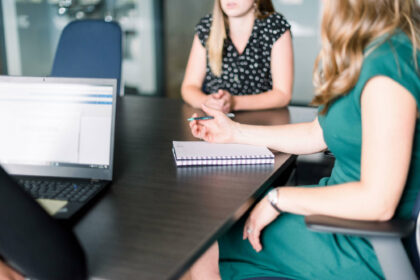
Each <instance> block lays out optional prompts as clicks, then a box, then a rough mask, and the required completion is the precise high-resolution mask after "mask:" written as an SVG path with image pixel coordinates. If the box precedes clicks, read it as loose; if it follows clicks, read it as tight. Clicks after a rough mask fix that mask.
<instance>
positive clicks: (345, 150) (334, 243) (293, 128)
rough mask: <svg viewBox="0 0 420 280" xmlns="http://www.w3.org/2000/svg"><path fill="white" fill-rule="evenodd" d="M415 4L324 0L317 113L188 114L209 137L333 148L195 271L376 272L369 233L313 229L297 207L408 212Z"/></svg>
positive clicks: (413, 188)
mask: <svg viewBox="0 0 420 280" xmlns="http://www.w3.org/2000/svg"><path fill="white" fill-rule="evenodd" d="M419 11H420V9H419V5H418V4H416V1H415V0H380V1H378V0H325V1H324V11H323V19H322V31H321V32H322V49H321V52H320V54H319V56H318V59H317V62H316V64H315V71H314V81H315V86H316V89H317V94H316V96H315V98H314V101H313V103H314V104H317V105H319V106H320V107H319V114H318V117H317V118H316V119H315V120H314V121H312V122H309V123H301V124H290V125H282V126H252V125H245V124H239V123H236V122H233V121H232V120H230V119H229V118H227V117H225V116H224V114H223V113H222V112H220V111H217V110H214V109H210V108H208V107H205V106H203V107H202V108H203V110H204V111H205V112H206V113H207V114H209V115H212V116H214V119H213V120H206V121H194V122H192V123H191V130H192V133H193V135H194V136H196V137H198V138H201V139H204V140H206V141H209V142H217V143H228V142H229V143H246V144H254V145H263V146H268V147H269V148H271V149H275V150H279V151H282V152H286V153H292V154H309V153H315V152H319V151H323V150H325V149H326V148H329V149H330V150H331V151H332V153H333V154H334V155H335V157H336V162H335V166H334V168H333V171H332V174H331V176H330V177H329V178H324V179H323V180H321V182H320V183H319V184H318V185H316V186H303V187H280V188H274V189H273V190H272V191H270V192H269V193H268V195H267V196H266V197H265V198H264V199H262V200H261V201H260V202H259V203H258V204H257V205H256V206H255V208H254V209H253V210H252V212H251V213H250V215H249V216H248V217H245V218H244V219H243V220H242V221H240V222H239V223H237V224H236V225H235V226H234V227H233V228H232V229H231V230H230V231H229V232H228V233H227V234H225V235H224V236H223V237H222V238H221V239H220V240H219V241H218V244H215V245H214V246H212V247H211V248H210V249H209V250H208V251H207V252H206V253H205V254H204V255H203V256H202V258H201V259H200V260H199V261H197V263H196V264H195V265H194V266H193V268H192V270H191V272H192V273H191V274H192V276H193V278H196V279H220V277H221V278H222V279H252V278H255V277H286V278H291V279H349V278H351V279H381V278H383V277H384V276H383V273H382V270H381V268H380V266H379V263H378V260H377V258H376V255H375V252H374V250H373V248H372V246H371V244H370V243H369V242H368V241H367V240H366V239H364V238H360V237H350V236H344V235H336V234H320V233H315V232H310V231H309V230H308V229H307V228H306V226H305V224H304V220H303V216H305V215H312V214H321V215H329V216H335V217H339V218H346V219H354V220H368V221H386V220H389V219H391V218H392V217H394V216H398V217H403V218H409V216H410V211H411V209H412V207H413V204H414V200H415V198H416V196H417V192H418V190H419V188H420V121H419V104H420V74H419V73H420V66H419V65H420V63H419V61H420V51H419V46H420V37H419V36H420V35H419V34H420V12H419Z"/></svg>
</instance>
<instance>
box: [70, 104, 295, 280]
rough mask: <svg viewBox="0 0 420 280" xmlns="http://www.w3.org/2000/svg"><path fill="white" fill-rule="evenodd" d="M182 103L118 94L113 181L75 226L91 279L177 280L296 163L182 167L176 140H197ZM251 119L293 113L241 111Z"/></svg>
mask: <svg viewBox="0 0 420 280" xmlns="http://www.w3.org/2000/svg"><path fill="white" fill-rule="evenodd" d="M196 111H197V110H194V109H192V108H191V107H189V106H187V105H184V104H183V103H182V102H181V101H178V100H171V99H162V98H147V97H135V96H126V97H123V98H119V99H118V106H117V121H116V141H115V160H114V180H113V183H112V185H111V186H110V188H109V189H108V190H107V191H106V193H105V194H104V195H103V197H101V198H100V200H98V201H97V203H95V204H94V205H93V206H92V207H91V208H90V209H89V211H87V213H86V214H85V215H84V216H83V217H82V218H81V219H80V220H79V221H78V222H77V224H76V225H75V232H76V234H77V236H78V238H79V239H80V241H81V243H82V246H83V247H84V248H85V251H86V254H87V257H88V266H89V270H90V274H91V276H92V277H95V278H96V277H98V278H100V279H177V278H178V277H179V276H181V275H182V273H183V272H184V271H185V270H186V269H188V267H189V266H190V265H191V264H192V263H193V262H194V261H195V260H196V259H197V258H198V257H199V256H200V255H201V254H202V253H203V252H204V251H205V250H206V249H207V248H208V247H209V246H210V245H211V244H212V243H213V242H214V241H215V240H217V238H219V237H220V236H221V235H222V234H223V233H224V232H226V231H227V229H228V228H229V227H230V226H231V225H232V224H233V223H234V222H235V221H237V220H238V219H239V218H240V217H241V216H242V215H244V213H245V212H246V211H247V210H248V209H249V208H250V206H252V205H253V204H254V203H255V201H256V199H258V198H260V197H261V196H262V195H263V193H264V192H265V191H266V190H267V188H268V187H269V186H270V184H271V183H272V182H273V181H274V180H276V179H277V178H278V177H279V176H281V174H282V172H284V169H285V168H286V167H287V166H288V165H289V164H290V163H291V162H293V159H294V158H293V157H292V156H290V155H286V154H282V153H275V155H276V159H275V164H274V165H242V166H223V167H222V166H213V167H179V168H177V167H176V165H175V162H174V159H173V156H172V152H171V148H172V141H173V140H194V138H193V137H192V135H191V133H190V130H189V127H188V123H187V121H186V119H187V118H188V117H190V116H191V114H192V113H193V112H196ZM235 120H237V121H239V122H242V123H250V124H284V123H288V122H289V120H290V114H289V110H288V109H287V108H286V109H279V110H267V111H259V112H246V113H237V114H236V117H235Z"/></svg>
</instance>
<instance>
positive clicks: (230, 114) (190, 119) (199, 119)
mask: <svg viewBox="0 0 420 280" xmlns="http://www.w3.org/2000/svg"><path fill="white" fill-rule="evenodd" d="M226 116H228V117H229V118H234V117H235V114H234V113H227V114H226ZM212 119H214V117H213V116H204V117H195V118H189V119H187V121H189V122H191V121H202V120H212Z"/></svg>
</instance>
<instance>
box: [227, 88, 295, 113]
mask: <svg viewBox="0 0 420 280" xmlns="http://www.w3.org/2000/svg"><path fill="white" fill-rule="evenodd" d="M290 99H291V94H288V93H285V92H283V91H281V90H279V89H273V90H270V91H266V92H263V93H260V94H255V95H235V96H233V111H241V110H264V109H272V108H280V107H284V106H287V105H288V104H289V102H290Z"/></svg>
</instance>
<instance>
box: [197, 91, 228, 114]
mask: <svg viewBox="0 0 420 280" xmlns="http://www.w3.org/2000/svg"><path fill="white" fill-rule="evenodd" d="M204 105H206V106H207V107H210V108H213V109H216V110H220V111H222V112H223V113H229V112H230V111H232V109H233V96H232V95H231V94H230V93H229V92H228V91H226V90H222V89H219V90H218V91H217V92H216V93H212V94H210V95H209V96H208V98H207V100H206V101H205V102H204Z"/></svg>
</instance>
